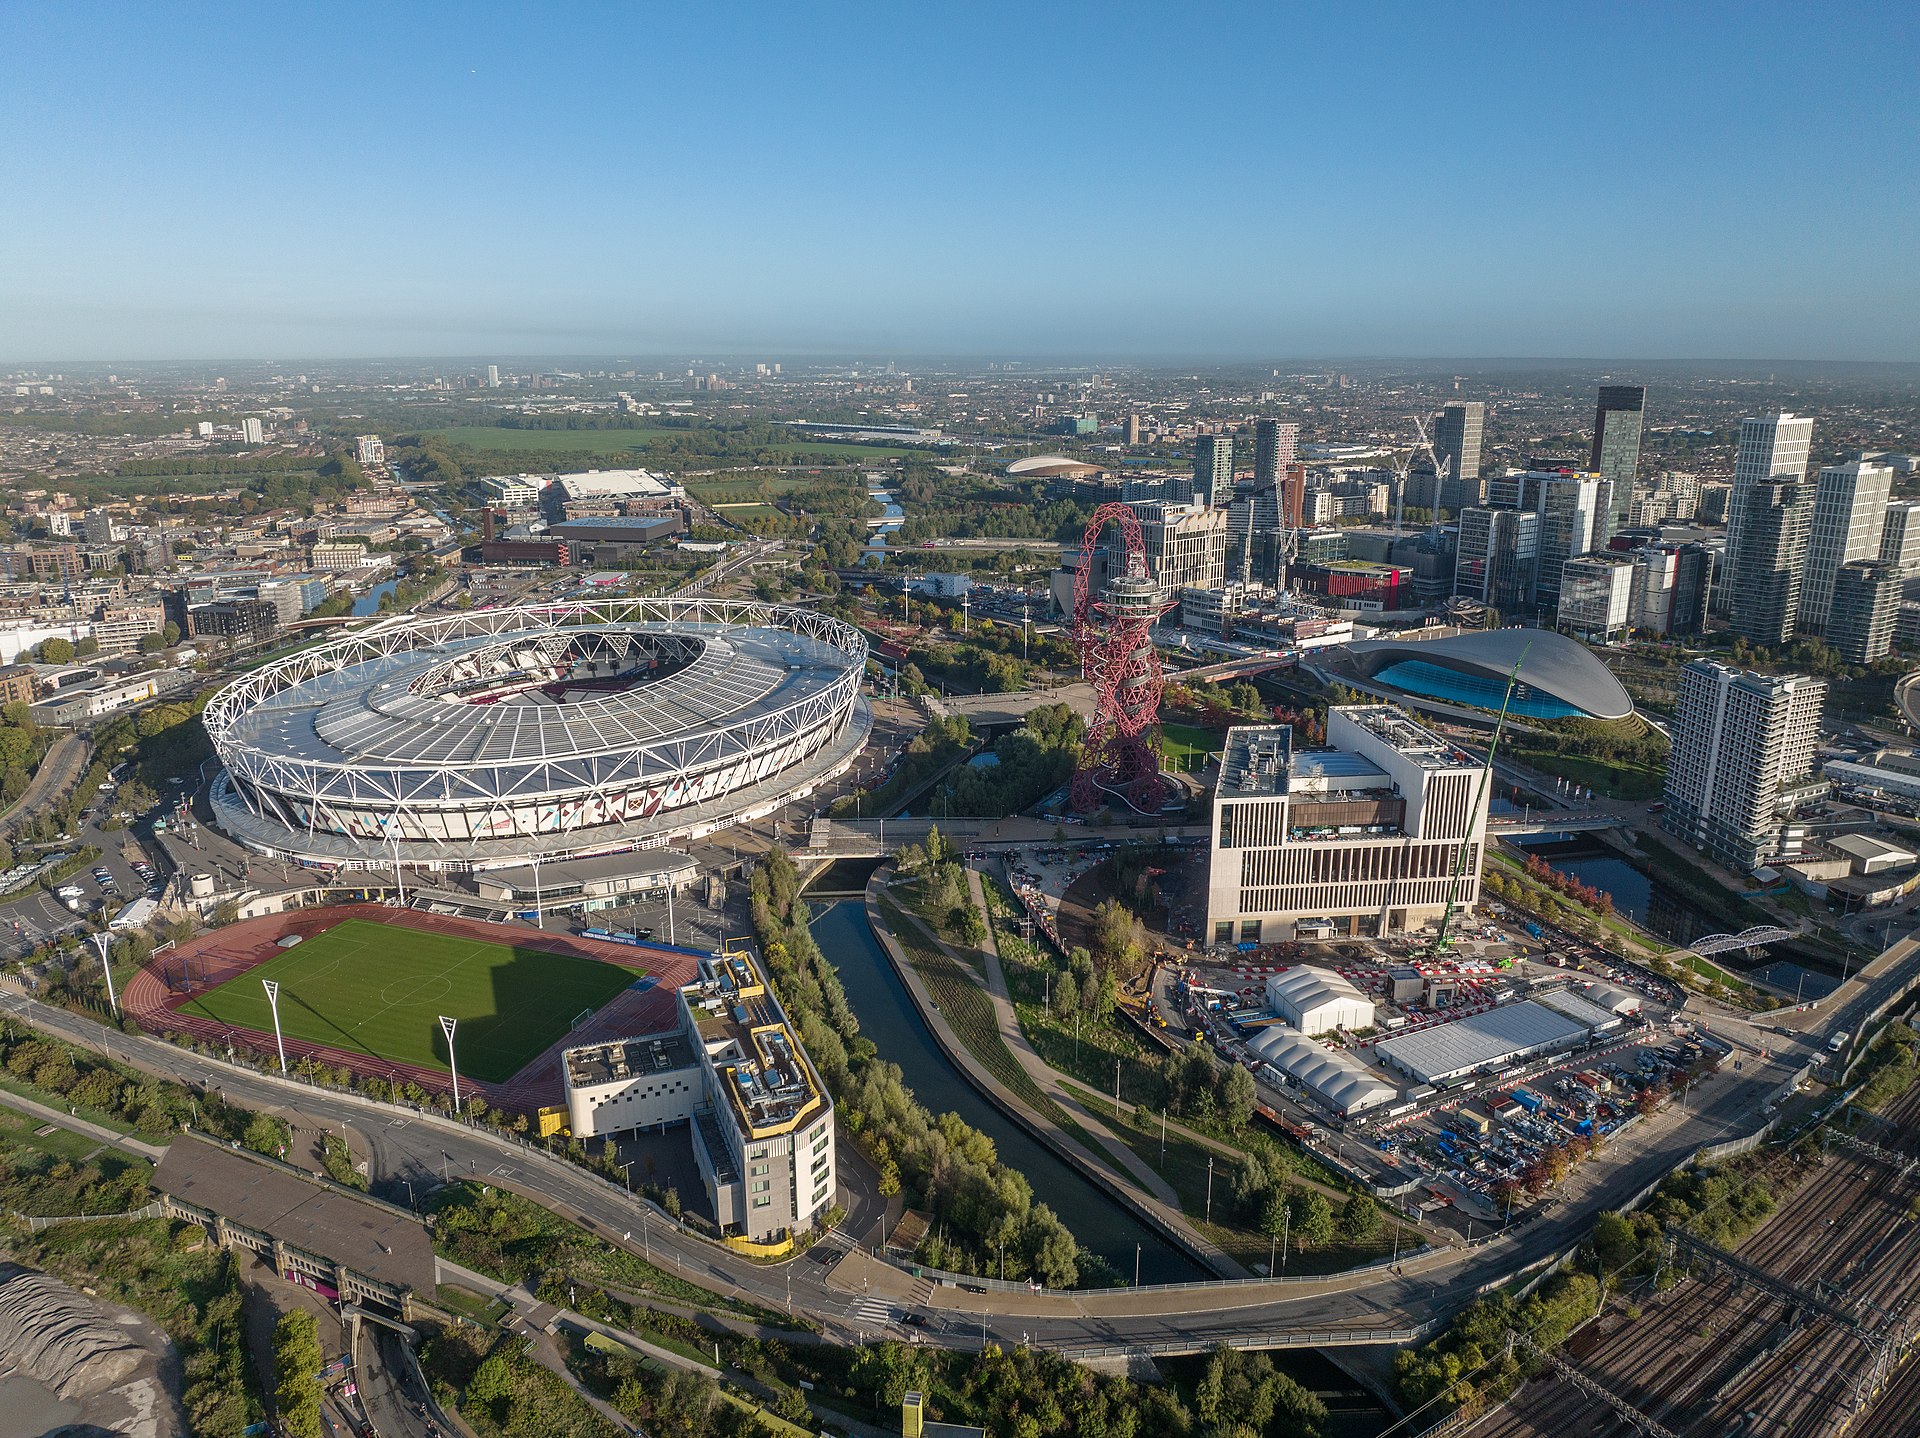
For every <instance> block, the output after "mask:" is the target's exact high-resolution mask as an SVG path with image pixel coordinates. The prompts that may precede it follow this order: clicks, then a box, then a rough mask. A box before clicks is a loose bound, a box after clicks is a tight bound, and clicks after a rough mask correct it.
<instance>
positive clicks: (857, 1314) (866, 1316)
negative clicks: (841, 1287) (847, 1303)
mask: <svg viewBox="0 0 1920 1438" xmlns="http://www.w3.org/2000/svg"><path fill="white" fill-rule="evenodd" d="M850 1311H851V1313H852V1315H853V1317H854V1318H855V1319H856V1320H858V1321H859V1322H861V1323H871V1324H873V1325H874V1327H876V1328H884V1327H885V1326H886V1325H888V1324H890V1323H892V1322H893V1305H892V1304H890V1303H888V1302H887V1301H886V1299H884V1298H862V1299H858V1300H856V1301H855V1302H854V1305H853V1308H852V1309H851V1310H850Z"/></svg>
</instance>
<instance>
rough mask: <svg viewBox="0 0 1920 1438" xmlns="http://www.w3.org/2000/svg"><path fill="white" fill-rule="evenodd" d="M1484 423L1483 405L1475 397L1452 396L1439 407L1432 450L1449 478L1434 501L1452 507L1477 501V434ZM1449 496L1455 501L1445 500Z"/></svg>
mask: <svg viewBox="0 0 1920 1438" xmlns="http://www.w3.org/2000/svg"><path fill="white" fill-rule="evenodd" d="M1486 423H1487V407H1486V406H1485V405H1484V404H1482V403H1480V402H1479V401H1478V400H1454V401H1452V402H1451V403H1450V404H1448V405H1447V406H1446V407H1445V408H1444V409H1442V410H1441V411H1440V417H1439V419H1438V420H1436V421H1435V422H1434V426H1433V454H1434V459H1435V460H1436V462H1440V463H1441V464H1442V465H1443V467H1444V468H1445V469H1446V471H1447V474H1448V476H1449V478H1448V481H1447V482H1446V483H1445V484H1442V485H1441V486H1440V487H1439V492H1438V493H1437V494H1436V495H1435V496H1434V498H1435V501H1436V502H1437V503H1439V504H1441V505H1445V506H1446V507H1447V508H1449V509H1453V508H1458V507H1460V506H1463V505H1469V504H1478V503H1479V502H1480V498H1481V493H1482V491H1481V488H1480V436H1481V434H1482V432H1483V431H1484V430H1485V428H1486ZM1447 460H1452V461H1453V462H1452V463H1451V464H1446V463H1445V461H1447ZM1449 499H1453V500H1455V503H1454V504H1447V501H1448V500H1449Z"/></svg>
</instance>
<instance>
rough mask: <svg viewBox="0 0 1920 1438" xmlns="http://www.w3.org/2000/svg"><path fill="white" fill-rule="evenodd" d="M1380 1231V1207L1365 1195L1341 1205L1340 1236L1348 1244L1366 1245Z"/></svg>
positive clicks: (1356, 1196) (1358, 1195)
mask: <svg viewBox="0 0 1920 1438" xmlns="http://www.w3.org/2000/svg"><path fill="white" fill-rule="evenodd" d="M1379 1231H1380V1206H1379V1205H1378V1204H1377V1203H1375V1202H1374V1201H1373V1200H1372V1199H1371V1198H1370V1197H1368V1196H1367V1195H1366V1194H1364V1193H1356V1194H1355V1195H1354V1196H1353V1197H1352V1198H1350V1199H1348V1200H1347V1201H1346V1202H1345V1203H1343V1204H1341V1205H1340V1236H1341V1237H1342V1238H1344V1239H1345V1240H1346V1241H1347V1242H1348V1243H1365V1242H1366V1241H1367V1240H1368V1239H1370V1238H1372V1237H1373V1236H1374V1235H1375V1234H1376V1233H1378V1232H1379Z"/></svg>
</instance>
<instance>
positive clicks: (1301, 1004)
mask: <svg viewBox="0 0 1920 1438" xmlns="http://www.w3.org/2000/svg"><path fill="white" fill-rule="evenodd" d="M1267 997H1268V999H1269V1000H1273V999H1284V1000H1285V1001H1286V1002H1287V1003H1290V1004H1292V1005H1293V1006H1294V1007H1295V1008H1296V1009H1298V1010H1299V1011H1300V1012H1301V1013H1303V1014H1304V1013H1308V1012H1310V1011H1312V1010H1313V1009H1317V1008H1319V1007H1320V1005H1322V1004H1328V1003H1360V1004H1367V1005H1371V1004H1372V1003H1373V1000H1372V999H1370V998H1368V997H1367V996H1366V995H1365V994H1363V993H1361V992H1360V990H1359V989H1357V988H1355V987H1354V986H1353V984H1352V983H1351V982H1350V981H1348V979H1347V978H1346V977H1345V976H1344V975H1341V974H1337V973H1335V972H1334V971H1333V970H1332V969H1317V968H1314V967H1312V966H1310V965H1309V966H1305V967H1302V968H1297V969H1289V970H1287V972H1286V973H1284V974H1279V975H1276V976H1275V977H1274V978H1271V979H1269V980H1267Z"/></svg>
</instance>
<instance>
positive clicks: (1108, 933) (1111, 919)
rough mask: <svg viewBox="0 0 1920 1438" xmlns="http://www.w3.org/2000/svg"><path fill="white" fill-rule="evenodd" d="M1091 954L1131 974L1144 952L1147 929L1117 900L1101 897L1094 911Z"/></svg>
mask: <svg viewBox="0 0 1920 1438" xmlns="http://www.w3.org/2000/svg"><path fill="white" fill-rule="evenodd" d="M1092 939H1093V953H1094V957H1096V958H1097V959H1099V960H1100V961H1101V962H1102V963H1104V964H1105V965H1107V966H1108V967H1109V968H1117V969H1119V970H1121V971H1122V972H1123V973H1129V974H1130V973H1132V972H1133V971H1134V970H1135V969H1136V968H1138V967H1139V966H1140V963H1141V961H1142V960H1144V959H1145V958H1146V953H1147V929H1146V925H1144V924H1142V923H1141V922H1140V920H1139V919H1137V918H1136V917H1134V915H1133V913H1132V912H1131V911H1130V910H1129V909H1128V908H1127V906H1126V905H1125V904H1122V903H1121V902H1120V901H1119V900H1118V899H1102V900H1101V901H1100V902H1099V903H1098V904H1097V905H1095V906H1094V910H1093V922H1092Z"/></svg>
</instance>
